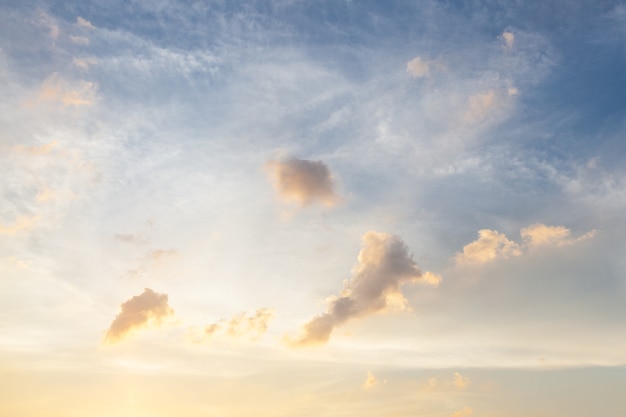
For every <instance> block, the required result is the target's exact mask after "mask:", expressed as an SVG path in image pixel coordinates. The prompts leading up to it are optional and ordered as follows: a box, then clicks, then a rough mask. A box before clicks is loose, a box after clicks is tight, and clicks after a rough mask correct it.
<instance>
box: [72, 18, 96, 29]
mask: <svg viewBox="0 0 626 417" xmlns="http://www.w3.org/2000/svg"><path fill="white" fill-rule="evenodd" d="M76 24H77V25H78V26H80V27H84V28H87V29H95V27H94V25H92V24H91V22H90V21H89V20H86V19H84V18H82V17H80V16H78V17H77V18H76Z"/></svg>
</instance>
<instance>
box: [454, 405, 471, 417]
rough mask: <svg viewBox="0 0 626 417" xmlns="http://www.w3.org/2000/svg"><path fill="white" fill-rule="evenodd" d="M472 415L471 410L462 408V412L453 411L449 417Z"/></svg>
mask: <svg viewBox="0 0 626 417" xmlns="http://www.w3.org/2000/svg"><path fill="white" fill-rule="evenodd" d="M471 414H472V409H471V408H469V407H463V409H462V410H459V411H455V412H454V413H452V415H451V416H450V417H468V416H470V415H471Z"/></svg>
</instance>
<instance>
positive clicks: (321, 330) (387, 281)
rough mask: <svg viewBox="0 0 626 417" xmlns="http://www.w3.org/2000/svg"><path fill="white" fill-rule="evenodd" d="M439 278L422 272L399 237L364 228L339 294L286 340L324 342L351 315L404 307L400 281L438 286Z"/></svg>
mask: <svg viewBox="0 0 626 417" xmlns="http://www.w3.org/2000/svg"><path fill="white" fill-rule="evenodd" d="M440 281H441V276H439V275H436V274H433V273H430V274H428V273H426V274H423V273H422V271H421V270H420V269H419V268H418V267H417V265H416V263H415V261H414V260H413V259H412V257H411V256H410V255H409V252H408V248H407V246H406V244H405V243H404V242H403V241H402V240H401V239H400V238H399V237H397V236H394V235H390V234H387V233H381V232H373V231H371V232H367V233H366V234H365V235H364V236H363V244H362V247H361V251H360V252H359V256H358V262H357V264H356V265H355V266H354V268H353V269H352V279H350V280H348V281H346V282H345V283H344V288H343V291H342V292H341V294H340V295H339V296H332V297H330V298H329V303H328V308H327V310H326V312H325V313H323V314H321V315H318V316H316V317H314V318H313V319H312V320H310V321H309V322H308V323H306V324H305V325H304V327H303V329H302V330H303V331H302V334H301V335H300V336H299V337H297V338H295V339H294V338H292V337H290V336H286V339H285V340H286V342H287V343H288V344H289V345H291V346H294V347H299V346H307V345H319V344H324V343H326V342H328V340H329V338H330V336H331V334H332V332H333V330H334V328H335V327H337V326H340V325H342V324H344V323H346V322H348V321H350V320H352V319H356V318H360V317H364V316H368V315H371V314H375V313H378V312H382V311H385V310H388V309H390V308H393V307H396V308H398V307H399V308H401V309H402V308H407V307H408V303H407V301H406V299H405V298H404V296H403V295H402V293H401V291H400V289H401V287H402V286H403V285H405V284H409V283H416V282H421V283H424V284H427V285H432V286H437V285H438V284H439V282H440Z"/></svg>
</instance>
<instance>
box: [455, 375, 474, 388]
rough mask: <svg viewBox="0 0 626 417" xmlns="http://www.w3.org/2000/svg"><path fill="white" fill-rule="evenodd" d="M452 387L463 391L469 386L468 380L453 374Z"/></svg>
mask: <svg viewBox="0 0 626 417" xmlns="http://www.w3.org/2000/svg"><path fill="white" fill-rule="evenodd" d="M453 384H454V386H455V387H457V388H460V389H465V388H467V386H468V385H469V384H470V380H469V378H467V377H464V376H463V375H461V374H460V373H458V372H455V373H454V382H453Z"/></svg>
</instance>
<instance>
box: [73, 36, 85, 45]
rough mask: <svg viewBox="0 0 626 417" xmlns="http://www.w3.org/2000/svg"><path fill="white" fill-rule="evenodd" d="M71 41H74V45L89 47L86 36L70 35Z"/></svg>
mask: <svg viewBox="0 0 626 417" xmlns="http://www.w3.org/2000/svg"><path fill="white" fill-rule="evenodd" d="M70 41H72V43H75V44H76V45H83V46H87V45H89V38H87V37H85V36H73V35H70Z"/></svg>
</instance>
